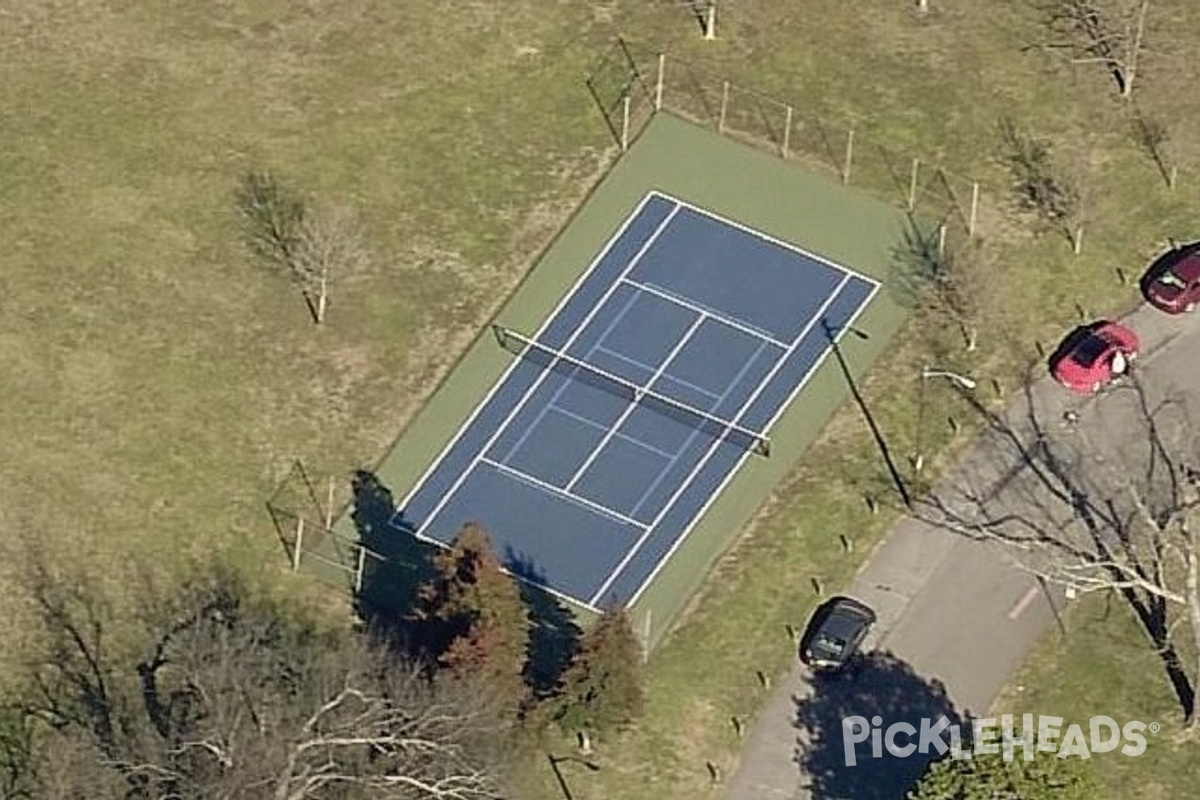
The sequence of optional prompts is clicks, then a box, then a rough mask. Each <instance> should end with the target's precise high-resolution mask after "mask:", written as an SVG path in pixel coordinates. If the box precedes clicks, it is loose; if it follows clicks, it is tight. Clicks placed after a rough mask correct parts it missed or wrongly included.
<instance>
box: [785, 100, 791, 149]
mask: <svg viewBox="0 0 1200 800" xmlns="http://www.w3.org/2000/svg"><path fill="white" fill-rule="evenodd" d="M791 142H792V107H791V106H788V107H787V119H786V120H784V123H783V157H784V158H787V157H788V146H789V145H790V144H791Z"/></svg>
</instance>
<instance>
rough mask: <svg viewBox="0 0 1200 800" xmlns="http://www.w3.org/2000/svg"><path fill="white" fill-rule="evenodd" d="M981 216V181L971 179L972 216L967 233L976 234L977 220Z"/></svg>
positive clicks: (968, 222) (969, 234) (968, 221)
mask: <svg viewBox="0 0 1200 800" xmlns="http://www.w3.org/2000/svg"><path fill="white" fill-rule="evenodd" d="M978 217H979V181H971V217H970V219H969V220H967V235H968V236H974V235H975V222H976V221H977V219H978Z"/></svg>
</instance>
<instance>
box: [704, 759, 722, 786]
mask: <svg viewBox="0 0 1200 800" xmlns="http://www.w3.org/2000/svg"><path fill="white" fill-rule="evenodd" d="M704 766H705V768H707V769H708V779H709V781H710V782H711V783H712V785H713V786H719V785H720V784H721V781H722V780H723V776H722V774H721V765H720V764H718V763H716V762H715V761H705V762H704Z"/></svg>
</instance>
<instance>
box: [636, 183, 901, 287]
mask: <svg viewBox="0 0 1200 800" xmlns="http://www.w3.org/2000/svg"><path fill="white" fill-rule="evenodd" d="M647 196H648V197H649V196H656V197H659V198H661V199H663V200H666V201H667V202H670V203H676V204H678V205H681V206H683V207H684V208H686V209H687V210H689V211H694V212H695V213H697V214H700V215H701V216H705V217H708V218H709V219H713V220H716V221H717V222H720V223H723V224H725V225H728V226H729V227H731V228H737V229H738V230H739V231H742V232H743V233H748V234H750V235H751V236H753V237H755V238H757V239H762V240H763V241H764V242H770V243H771V244H774V245H778V246H779V247H782V248H784V249H785V250H791V251H792V252H793V253H799V254H800V255H802V256H805V257H806V258H810V259H812V260H813V261H817V262H820V263H822V264H824V265H825V266H827V267H832V268H833V269H836V270H838V271H840V272H844V273H846V274H847V275H852V276H854V277H855V278H858V279H859V280H863V281H866V282H867V283H870V284H872V285H874V286H876V287H877V286H879V281H877V280H875V279H874V278H872V277H870V276H869V275H864V274H862V273H861V272H859V271H858V270H853V269H850V268H849V267H846V266H843V265H841V264H839V263H837V262H836V261H831V260H830V259H828V258H826V257H825V256H821V255H817V254H816V253H814V252H812V251H811V250H805V249H804V248H803V247H798V246H796V245H794V244H792V243H791V242H786V241H784V240H783V239H778V238H776V237H774V236H772V235H770V234H769V233H763V232H762V231H760V230H755V229H754V228H751V227H749V226H748V225H743V224H742V223H740V222H738V221H737V220H733V219H730V218H729V217H726V216H723V215H721V214H718V213H717V212H715V211H709V210H708V209H707V208H702V207H701V206H698V205H695V204H694V203H689V202H687V201H686V200H680V199H679V198H678V197H674V196H672V195H669V194H667V193H666V192H660V191H657V190H654V191H651V192H649V193H647Z"/></svg>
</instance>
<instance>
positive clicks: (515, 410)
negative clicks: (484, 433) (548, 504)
mask: <svg viewBox="0 0 1200 800" xmlns="http://www.w3.org/2000/svg"><path fill="white" fill-rule="evenodd" d="M678 211H679V207H678V206H676V207H675V208H673V209H671V211H670V213H668V214H667V216H666V217H664V218H663V221H662V222H660V223H659V224H658V227H657V228H655V229H654V233H652V234H651V235H650V238H648V239H647V240H646V241H645V242H644V243H643V244H642V246H641V247H640V248H639V249H638V251H637V253H636V254H635V255H634V257H633V258H631V259H630V260H629V263H628V264H626V265H625V269H624V271H623V272H622V273H621V274H620V275H619V276H618V277H617V280H615V281H613V282H612V284H610V285H609V287H608V288H607V289H606V290H605V292H604V294H603V295H601V296H600V299H599V300H597V301H596V304H595V305H594V306H592V309H591V311H589V312H588V313H587V315H586V316H585V317H584V318H583V319H582V320H580V322H579V326H578V327H577V328H575V330H574V331H573V332H572V333H571V335H570V336H569V337H567V341H566V343H565V344H564V345H563V348H562V351H563V352H565V351H566V350H567V349H569V348H570V347H571V345H573V344H574V343H575V340H576V339H578V338H579V336H580V334H582V333H583V331H584V330H585V329H586V328H587V326H588V323H590V322H591V321H592V318H593V317H595V316H596V314H597V313H598V312H599V311H600V309H601V308H603V307H604V305H605V303H607V302H608V298H610V297H611V296H612V294H613V292H615V291H616V290H617V287H618V286H620V285H621V278H624V277H625V276H626V275H627V274H628V273H629V272H630V270H632V269H633V268H634V267H636V266H637V263H638V261H640V260H641V258H642V256H644V255H645V254H646V251H647V250H649V249H650V246H651V245H652V244H654V242H655V240H656V239H658V237H659V236H660V235H662V232H663V231H664V230H666V229H667V226H668V225H669V224H670V223H671V220H673V219H674V218H675V214H676V213H678ZM553 372H554V370H553V369H543V370H542V372H541V373H540V374H539V375H538V376H537V378H536V379H535V380H534V382H533V385H532V386H530V387H529V388H528V389H526V390H525V393H524V394H523V395H522V396H521V399H520V400H519V401H518V402H517V403H516V404H514V405H513V407H512V409H511V410H509V412H508V414H507V415H506V416H505V417H504V419H503V420H502V421H501V422H500V425H499V427H497V428H496V430H495V431H494V432H493V433H492V435H491V436H490V437H489V438H488V440H487V441H486V442H485V443H484V444H483V446H482V447H480V448H479V451H478V452H477V453H476V454H475V457H474V458H473V459H471V463H470V464H468V465H467V468H466V469H464V470H463V471H462V473H461V474H460V475H459V476H458V478H456V479H455V481H454V483H453V484H451V485H450V488H449V489H447V490H446V493H445V494H444V495H442V499H441V500H439V501H438V502H437V505H435V506H434V507H433V510H432V511H430V512H429V516H427V517H426V518H425V521H424V522H422V523H421V527H419V528H418V529H417V532H418V533H421V532H423V531H424V530H425V529H426V528H428V527H429V526H430V525H431V524H432V523H433V521H434V520H435V519H437V515H438V514H440V513H441V512H442V509H443V508H445V507H446V504H447V503H449V502H450V498H452V497H453V496H454V494H455V493H456V492H457V491H458V490H459V487H461V486H462V485H463V483H464V482H465V481H466V480H467V476H468V475H470V474H471V471H472V470H473V469H475V466H476V465H477V464H478V463H479V462H480V461H481V460H482V459H483V457H484V454H485V453H486V452H487V451H488V450H490V449H491V448H492V445H493V444H495V443H496V440H497V439H499V438H500V436H501V435H502V434H503V433H504V431H505V429H506V428H508V425H509V423H511V422H512V421H513V418H514V417H516V416H517V414H519V413H520V412H521V409H522V408H524V407H525V404H526V403H527V402H529V398H531V397H533V395H534V394H535V393H536V392H537V390H538V387H540V386H541V385H542V383H543V382H544V381H545V380H546V377H547V376H548V375H550V374H551V373H553Z"/></svg>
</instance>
